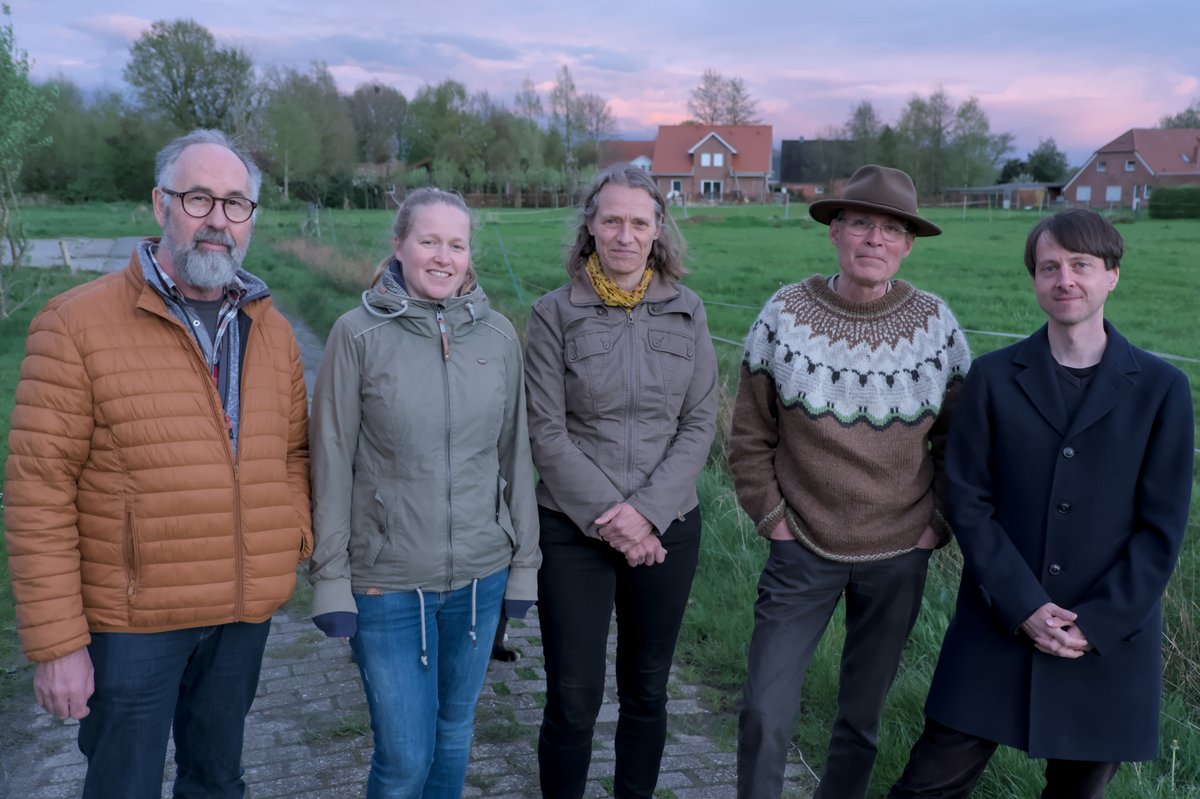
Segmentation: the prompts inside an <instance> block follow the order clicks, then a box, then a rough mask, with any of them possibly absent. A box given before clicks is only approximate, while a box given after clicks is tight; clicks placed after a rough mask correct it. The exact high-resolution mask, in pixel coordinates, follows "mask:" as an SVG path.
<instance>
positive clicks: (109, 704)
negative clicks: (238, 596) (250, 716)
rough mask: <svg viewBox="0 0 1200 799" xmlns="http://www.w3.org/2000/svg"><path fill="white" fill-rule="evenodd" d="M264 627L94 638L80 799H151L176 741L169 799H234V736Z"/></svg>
mask: <svg viewBox="0 0 1200 799" xmlns="http://www.w3.org/2000/svg"><path fill="white" fill-rule="evenodd" d="M270 630H271V622H269V621H264V622H261V623H259V624H245V623H237V624H222V625H216V626H212V627H193V628H191V629H187V630H172V631H169V632H162V633H93V634H92V642H91V643H90V644H89V645H88V654H89V655H90V656H91V658H92V666H93V668H94V669H95V680H96V691H95V693H93V694H92V698H91V699H90V700H88V708H89V710H90V712H89V713H88V715H87V716H85V717H84V718H83V720H82V721H80V723H79V750H80V751H81V752H83V754H84V755H85V756H86V757H87V761H88V770H87V777H86V779H85V782H84V787H83V798H84V799H151V797H152V798H153V799H158V797H160V796H162V787H163V761H164V760H165V759H166V753H167V739H168V736H169V735H170V734H171V732H172V729H173V730H174V735H175V765H176V776H175V788H174V796H175V797H177V799H183V797H187V798H188V799H192V797H195V798H196V799H200V798H201V797H203V799H241V797H242V795H243V793H244V791H245V787H246V786H245V783H244V782H242V736H243V732H244V729H245V723H246V714H247V713H249V712H250V704H251V703H252V702H253V701H254V694H255V691H257V690H258V674H259V670H260V668H261V666H262V656H263V649H264V648H265V647H266V643H267V635H268V634H269V633H270Z"/></svg>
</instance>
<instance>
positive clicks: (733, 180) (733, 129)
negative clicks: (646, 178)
mask: <svg viewBox="0 0 1200 799" xmlns="http://www.w3.org/2000/svg"><path fill="white" fill-rule="evenodd" d="M650 174H651V175H653V176H654V179H655V181H656V182H657V183H658V188H659V189H660V190H661V191H662V192H663V194H665V195H667V197H668V199H671V200H677V201H689V202H691V201H696V200H714V201H718V202H720V201H724V202H737V201H741V200H747V201H754V202H762V201H763V200H764V199H765V198H766V197H767V181H768V180H769V179H770V176H771V126H770V125H660V126H659V128H658V136H657V137H656V138H655V139H654V156H653V160H652V163H651V166H650Z"/></svg>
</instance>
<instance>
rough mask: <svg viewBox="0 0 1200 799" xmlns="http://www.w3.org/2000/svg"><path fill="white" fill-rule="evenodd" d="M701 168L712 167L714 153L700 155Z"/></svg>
mask: <svg viewBox="0 0 1200 799" xmlns="http://www.w3.org/2000/svg"><path fill="white" fill-rule="evenodd" d="M700 166H712V153H700Z"/></svg>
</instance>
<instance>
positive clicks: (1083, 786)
mask: <svg viewBox="0 0 1200 799" xmlns="http://www.w3.org/2000/svg"><path fill="white" fill-rule="evenodd" d="M996 746H997V744H996V743H995V741H988V740H986V739H984V738H977V737H975V736H974V735H969V734H967V733H965V732H959V731H958V730H955V729H952V728H950V727H947V726H946V725H944V724H939V723H938V722H936V721H934V720H933V719H930V718H926V719H925V730H924V732H922V733H921V737H920V738H918V739H917V742H916V744H914V745H913V748H912V752H911V753H910V754H909V756H908V765H907V766H905V767H904V773H903V774H901V775H900V779H899V780H898V781H897V782H896V784H895V785H893V786H892V790H891V793H889V794H888V799H910V798H911V797H920V796H925V797H931V799H960V797H964V798H965V797H967V796H970V795H971V791H973V790H975V785H976V783H978V782H979V778H980V777H982V776H983V770H984V768H986V767H987V764H988V760H990V759H991V757H992V753H993V752H995V751H996ZM1120 765H1121V764H1120V763H1103V762H1094V761H1090V760H1047V761H1046V788H1045V790H1043V791H1042V799H1102V797H1103V796H1104V789H1105V788H1106V787H1107V786H1108V783H1109V782H1111V781H1112V778H1113V777H1114V776H1116V774H1117V768H1119V767H1120Z"/></svg>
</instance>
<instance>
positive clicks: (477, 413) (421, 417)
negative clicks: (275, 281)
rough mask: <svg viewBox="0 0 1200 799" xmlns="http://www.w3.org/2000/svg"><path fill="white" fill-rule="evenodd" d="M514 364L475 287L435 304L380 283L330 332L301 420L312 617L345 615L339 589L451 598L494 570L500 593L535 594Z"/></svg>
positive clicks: (349, 605)
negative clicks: (308, 482)
mask: <svg viewBox="0 0 1200 799" xmlns="http://www.w3.org/2000/svg"><path fill="white" fill-rule="evenodd" d="M439 315H440V317H441V319H440V320H439ZM439 321H441V322H442V323H444V325H445V329H446V334H445V337H444V338H443V337H442V335H441V334H440V332H439ZM521 361H522V358H521V347H520V342H519V340H518V339H517V335H516V333H515V332H514V330H513V327H512V324H511V323H509V321H508V320H507V319H505V318H504V317H503V316H501V315H500V314H498V313H496V312H494V311H492V310H490V308H489V305H488V300H487V297H486V296H485V295H484V293H483V291H482V290H481V289H479V288H477V287H476V288H475V289H473V290H471V291H469V292H468V293H466V294H465V295H463V296H460V297H454V298H451V299H448V300H446V301H445V302H442V303H435V302H432V301H427V300H418V299H413V298H411V297H408V296H407V295H406V294H405V293H404V291H403V289H402V288H401V287H400V286H399V284H398V283H397V282H396V281H394V280H393V279H392V278H391V275H389V274H385V275H384V277H383V279H381V280H380V281H379V283H378V284H377V285H376V286H375V287H374V288H371V289H369V290H368V291H366V292H364V293H363V304H362V306H360V307H358V308H355V309H354V310H352V311H350V312H348V313H346V314H345V315H343V316H342V317H341V318H340V319H339V320H338V321H337V322H336V323H335V324H334V326H333V330H332V331H330V334H329V340H328V342H327V343H326V348H325V357H324V360H323V361H322V363H321V369H320V372H319V374H318V375H317V382H316V388H315V390H314V393H313V404H312V412H311V415H312V423H311V430H312V434H311V448H312V479H313V527H314V531H313V533H314V538H315V540H316V546H315V549H314V551H313V556H312V561H311V565H310V574H309V580H310V581H311V582H312V584H313V586H314V595H313V607H312V613H313V615H314V616H315V615H319V614H321V613H328V612H331V611H351V612H353V611H354V610H355V603H354V598H353V595H352V593H365V592H368V591H371V590H382V591H412V590H415V589H418V588H420V589H421V590H424V591H451V590H456V589H458V588H461V587H463V586H464V585H467V584H469V583H470V582H471V581H472V580H473V579H476V578H482V577H487V576H488V575H491V574H494V573H495V572H497V571H499V570H500V569H503V568H504V567H505V566H511V571H510V573H509V578H508V588H507V591H506V597H507V598H509V599H526V600H532V599H535V598H536V596H537V569H538V566H539V565H541V552H540V551H539V549H538V522H537V507H536V503H535V499H534V493H533V485H534V477H533V463H532V461H531V460H530V451H529V434H528V428H527V426H526V417H525V396H524V388H523V382H522V363H521Z"/></svg>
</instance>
